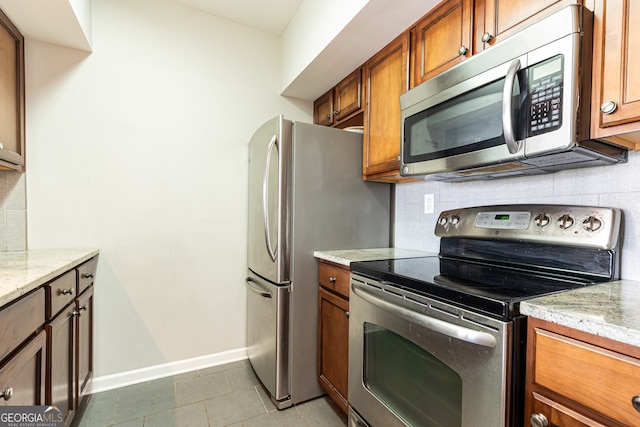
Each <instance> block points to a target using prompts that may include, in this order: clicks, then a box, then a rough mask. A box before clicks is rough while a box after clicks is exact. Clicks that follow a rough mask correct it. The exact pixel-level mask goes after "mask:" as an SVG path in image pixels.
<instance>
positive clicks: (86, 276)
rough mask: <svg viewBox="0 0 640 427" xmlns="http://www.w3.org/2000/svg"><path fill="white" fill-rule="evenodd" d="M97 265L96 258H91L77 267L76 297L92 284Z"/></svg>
mask: <svg viewBox="0 0 640 427" xmlns="http://www.w3.org/2000/svg"><path fill="white" fill-rule="evenodd" d="M97 265H98V257H93V258H91V259H90V260H89V261H87V262H85V263H84V264H82V265H81V266H79V267H78V295H80V294H81V293H82V292H84V290H85V289H87V288H88V287H89V286H91V285H92V284H93V278H94V277H95V275H96V267H97Z"/></svg>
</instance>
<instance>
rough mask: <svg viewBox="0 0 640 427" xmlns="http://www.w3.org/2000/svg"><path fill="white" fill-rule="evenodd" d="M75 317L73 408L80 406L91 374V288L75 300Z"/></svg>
mask: <svg viewBox="0 0 640 427" xmlns="http://www.w3.org/2000/svg"><path fill="white" fill-rule="evenodd" d="M75 308H76V310H75V313H76V314H77V315H76V377H75V385H74V388H75V391H76V393H75V407H76V408H77V407H79V406H80V401H81V400H82V397H83V396H84V395H85V394H86V392H87V386H88V385H89V380H90V379H91V376H92V374H93V287H90V288H88V289H87V290H86V291H85V292H84V293H83V294H82V295H80V296H79V297H78V298H76V300H75Z"/></svg>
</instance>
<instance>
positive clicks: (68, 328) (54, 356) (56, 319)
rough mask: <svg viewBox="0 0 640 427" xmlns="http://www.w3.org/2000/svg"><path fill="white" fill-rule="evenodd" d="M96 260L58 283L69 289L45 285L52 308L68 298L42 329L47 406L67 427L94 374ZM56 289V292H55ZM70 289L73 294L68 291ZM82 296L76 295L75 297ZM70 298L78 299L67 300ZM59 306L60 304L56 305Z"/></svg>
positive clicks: (51, 311) (54, 283)
mask: <svg viewBox="0 0 640 427" xmlns="http://www.w3.org/2000/svg"><path fill="white" fill-rule="evenodd" d="M95 268H96V259H95V258H94V259H92V260H89V261H87V262H86V263H85V264H82V265H80V266H79V267H78V268H76V269H74V270H72V271H70V272H69V273H67V274H69V275H70V276H66V275H63V276H61V277H60V278H59V279H58V280H69V277H72V279H73V283H72V286H71V287H70V286H68V283H69V282H68V281H67V282H65V286H56V281H54V282H52V283H50V284H49V285H47V286H48V287H49V288H50V292H49V293H48V295H49V299H48V301H50V305H51V306H55V301H56V299H57V298H63V297H64V296H65V295H66V296H67V299H68V302H67V303H66V305H65V306H64V307H63V308H62V310H60V311H58V312H55V311H53V310H50V311H49V313H52V314H51V316H52V318H51V320H50V321H49V322H48V323H47V324H46V325H45V330H46V332H47V387H46V402H47V403H48V404H52V405H55V406H57V407H58V408H59V409H60V410H61V411H62V412H63V414H64V417H65V425H69V424H70V422H71V420H72V419H73V416H74V414H75V411H76V410H77V409H78V407H79V406H80V404H81V403H82V397H83V396H84V395H85V394H86V392H87V385H88V383H89V379H90V378H91V376H92V373H93V360H92V359H93V295H94V290H93V289H94V288H93V277H94V275H95ZM56 289H57V292H55V290H56ZM70 289H73V291H70ZM79 292H81V293H80V294H79V295H78V293H79ZM69 295H77V296H75V297H74V298H72V299H70V298H69V297H68V296H69ZM58 305H59V304H58Z"/></svg>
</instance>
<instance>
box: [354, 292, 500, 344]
mask: <svg viewBox="0 0 640 427" xmlns="http://www.w3.org/2000/svg"><path fill="white" fill-rule="evenodd" d="M351 289H352V290H353V292H354V293H355V294H356V295H357V296H359V297H360V298H362V299H363V300H365V301H367V302H368V303H371V304H373V305H375V306H376V307H378V308H381V309H382V310H385V311H388V312H389V313H392V314H395V315H397V316H400V317H402V318H403V319H405V320H407V321H408V322H412V323H416V324H418V325H420V326H423V327H425V328H428V329H431V330H432V331H435V332H439V333H441V334H444V335H446V336H449V337H452V338H456V339H459V340H462V341H466V342H469V343H471V344H477V345H481V346H483V347H489V348H495V347H496V345H497V341H496V338H495V337H494V336H493V335H491V334H488V333H486V332H480V331H474V330H473V329H469V328H465V327H464V326H458V325H454V324H453V323H449V322H445V321H443V320H440V319H436V318H433V317H429V316H426V315H424V314H422V313H418V312H416V311H413V310H410V309H408V308H405V307H401V306H399V305H396V304H393V303H390V302H388V301H386V300H384V299H383V298H380V297H379V296H378V295H374V294H372V293H371V292H369V291H368V290H367V289H366V288H365V287H364V286H362V285H359V284H357V283H351Z"/></svg>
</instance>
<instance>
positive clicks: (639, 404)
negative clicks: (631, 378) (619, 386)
mask: <svg viewBox="0 0 640 427" xmlns="http://www.w3.org/2000/svg"><path fill="white" fill-rule="evenodd" d="M631 404H632V405H633V407H634V409H635V410H636V411H638V412H640V394H638V395H635V396H633V397H632V398H631Z"/></svg>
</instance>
